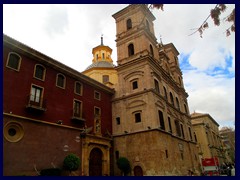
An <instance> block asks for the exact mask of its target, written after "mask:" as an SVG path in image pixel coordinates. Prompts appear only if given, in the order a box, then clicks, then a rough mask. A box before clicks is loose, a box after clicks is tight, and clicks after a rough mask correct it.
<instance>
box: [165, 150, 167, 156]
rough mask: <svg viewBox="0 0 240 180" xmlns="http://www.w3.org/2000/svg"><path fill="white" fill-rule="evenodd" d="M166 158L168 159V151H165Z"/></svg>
mask: <svg viewBox="0 0 240 180" xmlns="http://www.w3.org/2000/svg"><path fill="white" fill-rule="evenodd" d="M165 155H166V158H168V150H165Z"/></svg>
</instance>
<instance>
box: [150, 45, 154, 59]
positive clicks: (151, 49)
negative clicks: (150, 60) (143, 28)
mask: <svg viewBox="0 0 240 180" xmlns="http://www.w3.org/2000/svg"><path fill="white" fill-rule="evenodd" d="M150 55H151V56H152V57H154V53H153V47H152V45H151V44H150Z"/></svg>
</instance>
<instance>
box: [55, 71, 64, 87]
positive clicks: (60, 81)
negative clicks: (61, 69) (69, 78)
mask: <svg viewBox="0 0 240 180" xmlns="http://www.w3.org/2000/svg"><path fill="white" fill-rule="evenodd" d="M65 81H66V80H65V76H64V75H62V74H58V75H57V82H56V85H57V86H58V87H61V88H65V83H66V82H65Z"/></svg>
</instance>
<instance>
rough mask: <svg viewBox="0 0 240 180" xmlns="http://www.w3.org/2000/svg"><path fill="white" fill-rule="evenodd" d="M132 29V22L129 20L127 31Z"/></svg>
mask: <svg viewBox="0 0 240 180" xmlns="http://www.w3.org/2000/svg"><path fill="white" fill-rule="evenodd" d="M129 29H132V20H131V19H128V20H127V30H129Z"/></svg>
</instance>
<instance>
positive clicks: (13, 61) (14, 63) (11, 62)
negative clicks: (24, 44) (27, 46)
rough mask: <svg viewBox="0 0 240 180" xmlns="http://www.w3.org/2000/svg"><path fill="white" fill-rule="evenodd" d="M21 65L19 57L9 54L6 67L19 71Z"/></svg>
mask: <svg viewBox="0 0 240 180" xmlns="http://www.w3.org/2000/svg"><path fill="white" fill-rule="evenodd" d="M20 63H21V57H20V56H19V55H18V54H16V53H12V52H11V53H9V55H8V61H7V67H9V68H11V69H14V70H17V71H19V69H20Z"/></svg>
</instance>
